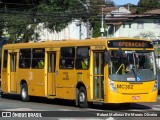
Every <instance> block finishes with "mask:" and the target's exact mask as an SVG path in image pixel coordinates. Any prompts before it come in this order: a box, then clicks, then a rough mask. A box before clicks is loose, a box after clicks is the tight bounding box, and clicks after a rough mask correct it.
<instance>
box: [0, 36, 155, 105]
mask: <svg viewBox="0 0 160 120" xmlns="http://www.w3.org/2000/svg"><path fill="white" fill-rule="evenodd" d="M1 67H2V69H1V70H2V71H1V76H2V85H1V87H2V92H3V93H10V94H11V93H13V94H20V95H21V99H22V101H28V100H29V97H30V96H41V97H46V98H50V99H54V98H58V99H68V100H75V103H76V105H77V106H79V107H87V106H88V102H92V103H104V104H105V103H137V102H156V100H157V93H158V87H157V86H158V81H157V71H156V62H155V54H154V48H153V45H152V44H151V42H150V41H148V40H144V39H137V38H92V39H86V40H64V41H48V42H38V43H17V44H7V45H4V46H3V49H2V65H1Z"/></svg>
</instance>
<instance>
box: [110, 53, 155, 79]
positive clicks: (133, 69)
mask: <svg viewBox="0 0 160 120" xmlns="http://www.w3.org/2000/svg"><path fill="white" fill-rule="evenodd" d="M110 57H111V62H110V63H109V77H110V79H111V80H115V81H116V80H117V81H150V80H154V79H156V64H155V55H154V51H147V50H134V51H124V50H113V51H110Z"/></svg>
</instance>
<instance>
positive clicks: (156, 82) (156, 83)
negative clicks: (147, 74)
mask: <svg viewBox="0 0 160 120" xmlns="http://www.w3.org/2000/svg"><path fill="white" fill-rule="evenodd" d="M157 88H158V81H157V80H156V81H155V83H154V87H153V90H152V91H155V90H156V89H157Z"/></svg>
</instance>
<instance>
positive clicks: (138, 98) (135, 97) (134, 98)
mask: <svg viewBox="0 0 160 120" xmlns="http://www.w3.org/2000/svg"><path fill="white" fill-rule="evenodd" d="M132 100H140V96H132Z"/></svg>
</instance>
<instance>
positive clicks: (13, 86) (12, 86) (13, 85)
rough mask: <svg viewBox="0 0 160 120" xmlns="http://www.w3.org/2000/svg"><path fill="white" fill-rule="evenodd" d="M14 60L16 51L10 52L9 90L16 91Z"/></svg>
mask: <svg viewBox="0 0 160 120" xmlns="http://www.w3.org/2000/svg"><path fill="white" fill-rule="evenodd" d="M16 61H17V53H10V91H11V92H16V91H17V90H16Z"/></svg>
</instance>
